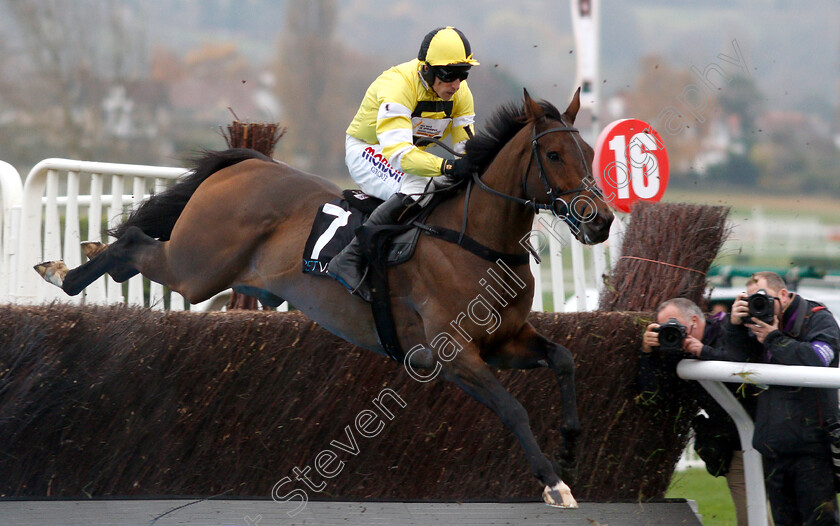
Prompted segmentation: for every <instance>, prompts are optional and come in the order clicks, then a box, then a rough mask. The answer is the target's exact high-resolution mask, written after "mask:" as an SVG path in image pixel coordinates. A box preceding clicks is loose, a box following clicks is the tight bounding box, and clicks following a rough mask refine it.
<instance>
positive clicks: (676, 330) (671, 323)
mask: <svg viewBox="0 0 840 526" xmlns="http://www.w3.org/2000/svg"><path fill="white" fill-rule="evenodd" d="M658 332H659V334H658V336H657V337H658V338H659V350H660V351H662V352H672V353H682V352H683V349H682V344H683V340H685V337H686V336H688V331H686V329H685V325H683V324H682V323H680V322H678V321H677V319H676V318H669V319H668V321H666V322H665V323H663V324H662V325H660V326H659V330H658Z"/></svg>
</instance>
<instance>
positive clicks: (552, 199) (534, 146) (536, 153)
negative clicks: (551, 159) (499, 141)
mask: <svg viewBox="0 0 840 526" xmlns="http://www.w3.org/2000/svg"><path fill="white" fill-rule="evenodd" d="M560 123H561V124H562V126H558V127H556V128H549V129H548V130H544V131H541V132H540V133H537V127H536V125H534V126H533V128H532V131H531V157H530V158H529V159H528V167H527V168H526V169H525V174H524V175H523V176H522V194H523V195H528V191H527V183H528V175H529V174H530V173H531V166H532V165H533V163H534V162H536V164H537V170H538V172H539V177H540V180H541V181H542V184H543V187H544V188H545V192H546V194H547V195H548V197H549V202H548V203H538V202H537V200H536V198H531V199H522V198H521V197H517V196H514V195H509V194H506V193H504V192H500V191H498V190H495V189H493V188H490V187H489V186H487V185H486V184H485V183H484V182H483V181H482V180H481V178H480V177H479V175H478V173H477V172H474V173H473V181H475V183H476V185H478V187H479V188H481V189H482V190H484V191H486V192H489V193H491V194H493V195H496V196H499V197H501V198H503V199H507V200H509V201H513V202H515V203H519V204H521V205H524V206H526V207H528V208H531V209H533V210H534V213H537V212H539V211H540V210H550V211H551V213H552V214H554V216H555V217H557V218H558V219H562V220H563V221H564V222H566V224H568V225H569V226H570V227H571V228H572V230H573V231H577V229H578V228H579V226H580V218H579V217H577V214H571V213H569V212H570V210H569V205H568V204H567V203H566V202H565V201H563V200H562V199H561V197H562V196H564V195H569V194H579V193H580V192H583V191H584V190H587V189H589V190H593V191H594V190H597V188H596V187H595V188H591V187H589V186H587V185H586V184H582V185H581V186H579V187H577V188H575V189H572V190H562V189H558V188H553V187H552V186H551V183H549V182H548V177H547V176H546V174H545V168H544V167H543V162H542V157H541V155H540V144H539V139H540V138H541V137H543V136H545V135H548V134H550V133H557V132H569V133H571V134H572V135H571V137H572V140H573V141H574V143H575V146H576V147H577V151H578V155H579V156H580V159H581V161H583V166H584V169H585V170H586V180H591V175H592V173H591V171H590V169H589V164H588V163H587V162H586V157H585V156H584V155H583V148H581V146H580V142H579V141H578V138H577V137H576V136H575V133H576V132H577V133H579V131H578V129H577V128H575V127H574V126H569V125H567V124H566V123H565V122H563V119H562V118H561V119H560ZM558 201H560V202H561V203H563V208H564V213H562V214H558V213H557V202H558Z"/></svg>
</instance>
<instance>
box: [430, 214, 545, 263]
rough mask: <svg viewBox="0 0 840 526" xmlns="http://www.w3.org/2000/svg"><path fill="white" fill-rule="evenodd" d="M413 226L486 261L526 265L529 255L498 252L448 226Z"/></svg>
mask: <svg viewBox="0 0 840 526" xmlns="http://www.w3.org/2000/svg"><path fill="white" fill-rule="evenodd" d="M414 226H416V227H418V228H420V229H421V230H423V233H424V234H426V235H428V236H432V237H436V238H438V239H442V240H444V241H448V242H450V243H453V244H455V245H458V246H460V247H462V248H463V249H465V250H467V251H469V252H471V253H473V254H475V255H476V256H478V257H480V258H481V259H485V260H487V261H493V262H495V261H499V260H501V261H502V262H503V263H505V264H506V265H508V266H510V267H514V266H517V265H527V264H528V258H530V257H531V256H530V254H508V253H505V252H499V251H498V250H494V249H492V248H490V247H486V246H484V245H482V244H481V243H479V242H478V241H476V240H475V239H473V238H471V237H470V236H467V235H464V233H463V232H459V231H457V230H452V229H450V228H445V227H442V226H427V225H424V224H421V223H417V222H415V223H414Z"/></svg>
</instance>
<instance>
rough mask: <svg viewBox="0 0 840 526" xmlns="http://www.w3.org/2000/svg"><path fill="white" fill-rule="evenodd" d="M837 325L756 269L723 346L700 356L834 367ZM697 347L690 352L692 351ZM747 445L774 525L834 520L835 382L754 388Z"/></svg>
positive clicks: (779, 280)
mask: <svg viewBox="0 0 840 526" xmlns="http://www.w3.org/2000/svg"><path fill="white" fill-rule="evenodd" d="M838 349H840V329H838V327H837V322H836V321H835V319H834V317H833V316H832V315H831V313H830V312H829V311H828V310H827V309H826V308H825V307H824V306H823V305H821V304H819V303H816V302H813V301H809V300H806V299H804V298H802V297H801V296H799V295H797V294H795V293H793V292H790V291H788V290H787V288H786V286H785V282H784V280H782V278H781V277H780V276H779V275H778V274H776V273H774V272H757V273H756V274H753V275H752V277H750V278H749V280H748V281H747V292H746V293H742V294H739V295H738V296H737V298H736V300H735V303H733V305H732V313H731V315H730V319H729V323H727V324H726V331H725V334H724V349H723V350H724V352H723V353H722V355H719V354H718V353H716V352H709V353H707V352H706V351H705V349H704V350H703V351H701V352H700V353H696V355H697V356H699V357H700V358H704V359H727V360H731V361H739V362H745V361H756V362H759V361H760V362H764V363H771V364H781V365H807V366H812V367H837V363H838ZM692 354H695V353H692ZM757 401H758V406H757V411H756V418H755V434H754V435H753V447H755V449H756V450H758V451H759V452H760V453H761V455H762V457H763V459H764V476H765V479H766V481H767V493H768V496H769V498H770V506H771V508H772V510H773V520H774V521H775V524H776V526H787V525H790V524H840V521H838V513H837V498H836V495H835V489H834V473H833V468H832V459H831V451H830V448H829V436H828V433H827V431H826V430H825V429H824V426H825V425H826V424H827V423H830V422H832V421H836V419H837V416H838V415H837V389H825V388H809V387H789V386H784V385H771V386H769V387H768V388H767V389H765V390H763V391H762V392H761V393H760V394H759V395H758V396H757Z"/></svg>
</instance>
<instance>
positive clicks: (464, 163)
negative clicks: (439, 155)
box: [441, 157, 476, 181]
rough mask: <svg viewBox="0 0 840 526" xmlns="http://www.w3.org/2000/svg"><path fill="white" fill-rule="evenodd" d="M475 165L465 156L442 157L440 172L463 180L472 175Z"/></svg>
mask: <svg viewBox="0 0 840 526" xmlns="http://www.w3.org/2000/svg"><path fill="white" fill-rule="evenodd" d="M475 171H476V167H475V165H474V164H473V163H471V162H470V161H469V159H467V158H466V157H461V158H460V159H455V160H454V161H453V160H450V159H444V161H443V166H442V169H441V172H443V175H448V176H450V177H451V178H452V179H454V180H455V181H463V180H464V179H469V178H471V177H472V174H473V172H475Z"/></svg>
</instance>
